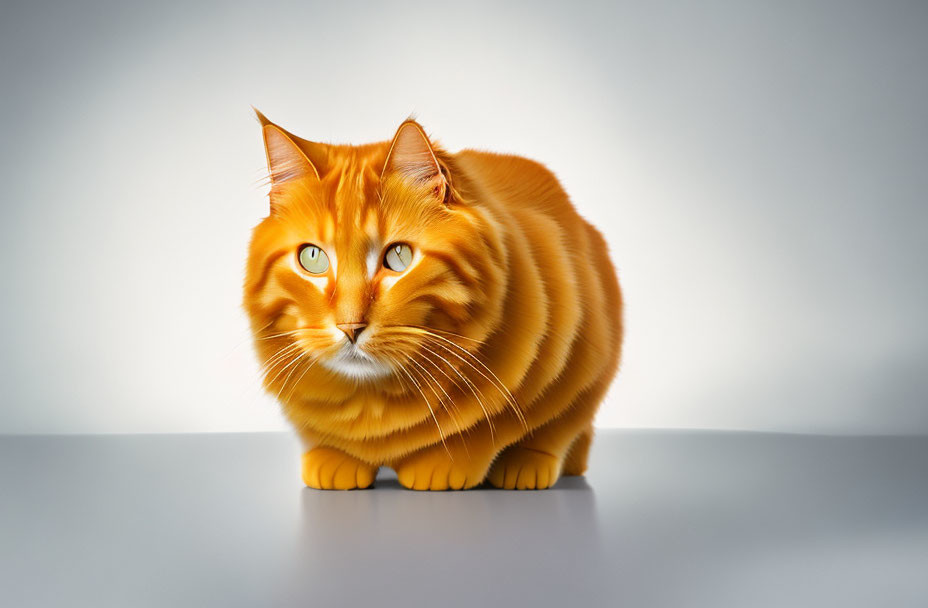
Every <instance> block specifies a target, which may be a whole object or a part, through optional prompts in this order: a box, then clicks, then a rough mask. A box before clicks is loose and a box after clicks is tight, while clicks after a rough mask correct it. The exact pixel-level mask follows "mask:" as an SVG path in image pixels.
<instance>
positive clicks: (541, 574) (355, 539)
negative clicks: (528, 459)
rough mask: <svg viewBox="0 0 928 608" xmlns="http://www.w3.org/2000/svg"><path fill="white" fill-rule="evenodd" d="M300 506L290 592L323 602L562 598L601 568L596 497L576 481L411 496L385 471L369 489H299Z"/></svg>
mask: <svg viewBox="0 0 928 608" xmlns="http://www.w3.org/2000/svg"><path fill="white" fill-rule="evenodd" d="M300 503H301V508H300V517H301V526H300V537H299V539H298V543H297V559H296V563H297V564H299V568H298V569H297V571H296V572H294V575H295V576H294V579H293V584H294V585H295V588H294V589H293V591H294V592H296V593H299V594H300V595H302V594H303V593H300V591H299V590H300V589H301V588H303V589H304V590H306V589H311V590H312V596H313V597H314V598H318V599H319V600H320V601H322V602H325V601H331V602H342V603H347V604H348V605H350V604H351V603H352V602H351V600H352V598H355V599H357V601H361V599H362V598H370V597H375V596H374V595H370V594H376V593H378V590H388V589H395V590H397V592H402V593H414V594H415V595H417V596H419V597H429V598H440V597H442V596H444V595H447V594H448V593H453V594H454V596H455V599H456V602H464V603H469V602H484V603H485V602H494V603H495V602H505V601H511V602H513V605H518V604H519V603H520V599H521V600H524V599H525V597H526V593H525V592H526V590H527V588H531V589H532V594H537V593H545V594H547V595H549V596H550V598H551V599H552V600H556V599H557V598H563V600H564V601H567V599H568V596H569V595H570V589H571V588H572V587H573V586H574V585H582V584H583V583H584V578H585V576H586V573H588V572H589V573H592V572H593V571H594V570H595V568H596V567H597V565H598V564H602V563H603V559H602V551H601V546H600V544H599V538H600V533H599V530H598V526H597V519H596V508H595V495H594V492H593V490H592V489H591V488H590V486H589V485H588V484H587V482H586V480H584V479H583V478H577V477H569V478H563V479H561V480H560V482H559V483H558V484H557V486H556V487H554V488H552V489H550V490H546V491H540V492H536V491H524V492H514V491H506V490H496V489H490V488H487V489H484V488H480V489H475V490H470V491H466V492H413V491H409V490H405V489H403V488H402V487H401V486H400V485H399V484H398V483H397V481H396V477H395V474H394V473H393V472H392V471H389V470H386V469H384V470H381V473H380V476H379V477H378V480H377V484H376V488H375V489H373V490H366V491H355V492H324V491H317V490H311V489H304V490H303V491H302V493H301V495H300ZM565 547H566V548H569V549H567V550H564V548H565ZM577 547H582V548H583V550H582V551H576V550H574V548H577ZM563 571H570V572H571V573H572V575H571V576H572V577H573V578H574V580H573V582H572V583H570V584H569V585H565V584H564V581H563V580H560V579H559V578H558V576H557V573H558V572H563ZM334 572H351V573H352V578H353V581H352V585H351V587H350V588H348V589H346V588H345V579H344V577H338V578H337V579H335V578H331V577H329V576H327V574H331V573H334ZM420 594H421V595H420ZM398 597H407V598H408V596H398ZM388 604H389V602H388ZM439 604H440V602H439ZM473 605H478V604H476V603H475V604H473Z"/></svg>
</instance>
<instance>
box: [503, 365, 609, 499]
mask: <svg viewBox="0 0 928 608" xmlns="http://www.w3.org/2000/svg"><path fill="white" fill-rule="evenodd" d="M610 381H611V377H603V378H601V379H600V380H599V381H597V382H596V383H595V384H594V385H593V386H592V387H590V388H589V389H588V390H586V391H584V392H583V393H581V394H580V395H578V396H577V397H576V398H575V399H574V401H573V403H571V405H570V407H568V408H567V410H566V411H565V412H563V413H562V414H560V415H559V416H556V417H554V418H552V419H551V420H548V421H547V422H545V423H544V424H542V425H541V426H539V427H537V428H536V429H535V430H534V431H532V432H531V433H530V434H528V435H527V436H526V437H525V438H524V439H521V440H519V441H517V442H516V443H514V444H513V445H511V446H509V447H508V448H506V449H505V450H503V452H502V453H501V454H500V455H499V458H497V460H496V462H494V463H493V467H492V468H491V469H490V474H489V475H488V477H487V481H489V482H490V483H491V484H492V485H494V486H496V487H497V488H505V489H507V490H543V489H545V488H550V487H551V486H553V485H554V484H555V483H557V480H558V478H559V477H560V475H561V472H562V471H566V470H567V469H568V468H569V469H570V471H571V473H570V474H579V473H577V472H576V471H577V470H578V468H577V467H575V466H574V465H575V464H576V463H577V461H578V460H583V465H584V466H583V467H581V468H580V469H579V470H580V471H581V472H582V470H584V468H585V464H586V462H585V461H586V453H585V451H584V450H583V447H584V445H585V447H586V449H589V443H590V440H591V439H592V432H593V431H592V424H593V416H594V415H595V414H596V409H597V408H598V407H599V404H600V402H601V401H602V399H603V397H604V396H605V393H606V390H607V389H608V388H609V383H610ZM584 436H585V437H586V438H585V439H584ZM578 442H580V443H578ZM575 445H576V446H577V449H578V452H576V453H573V446H575ZM580 452H583V453H582V454H581V453H580ZM581 456H582V458H581ZM568 464H570V467H567V466H566V465H568Z"/></svg>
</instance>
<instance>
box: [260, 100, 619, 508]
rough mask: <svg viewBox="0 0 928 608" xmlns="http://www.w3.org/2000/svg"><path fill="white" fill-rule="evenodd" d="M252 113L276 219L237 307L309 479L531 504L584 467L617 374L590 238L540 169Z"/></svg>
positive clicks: (598, 256) (608, 307)
mask: <svg viewBox="0 0 928 608" xmlns="http://www.w3.org/2000/svg"><path fill="white" fill-rule="evenodd" d="M258 117H259V119H260V121H261V124H262V126H263V130H264V143H265V148H266V152H267V160H268V166H269V169H270V176H271V193H270V215H269V216H268V217H267V218H266V219H264V220H263V221H262V222H261V223H260V224H259V225H258V227H257V228H255V231H254V235H253V239H252V242H251V247H250V251H249V258H248V270H247V277H246V280H245V299H244V302H245V309H246V310H247V312H248V314H249V316H250V319H251V325H252V329H253V331H254V336H255V344H256V347H257V351H258V353H259V356H260V358H261V360H262V361H263V363H264V373H265V381H264V384H265V386H266V388H267V389H268V390H269V391H271V392H272V393H273V394H274V395H276V397H277V398H278V399H279V400H280V401H281V403H282V405H283V410H284V412H285V414H286V416H287V417H288V418H289V420H290V421H291V422H292V424H293V425H294V427H295V428H296V430H297V432H298V433H299V434H300V436H301V437H302V438H303V440H304V441H305V442H306V444H307V447H308V451H307V452H306V453H305V454H304V456H303V481H304V482H305V483H306V485H308V486H310V487H313V488H323V489H352V488H366V487H368V486H370V485H371V484H372V483H373V481H374V476H375V474H376V471H377V468H378V467H380V466H382V465H385V466H389V467H392V468H394V469H395V470H396V472H397V476H398V478H399V482H400V483H401V484H402V485H403V486H405V487H407V488H412V489H416V490H445V489H463V488H470V487H473V486H475V485H477V484H480V483H481V482H483V481H484V480H486V481H488V482H489V483H491V484H492V485H494V486H497V487H500V488H518V489H541V488H547V487H550V486H551V485H553V484H554V483H555V482H556V481H557V479H558V477H559V476H560V475H580V474H582V473H583V472H584V471H585V469H586V460H587V453H588V451H589V447H590V441H591V439H592V434H593V426H592V422H593V415H594V413H595V412H596V409H597V407H598V406H599V403H600V401H601V400H602V399H603V395H604V394H605V392H606V390H607V388H608V387H609V384H610V382H611V381H612V378H613V376H614V375H615V373H616V369H617V366H618V361H619V351H620V345H621V341H622V298H621V294H620V292H619V285H618V282H617V280H616V275H615V271H614V269H613V266H612V263H611V262H610V261H609V256H608V253H607V250H606V244H605V242H604V241H603V238H602V236H601V235H600V234H599V232H597V231H596V230H595V229H594V228H593V227H592V226H590V224H588V223H587V222H586V221H584V220H583V218H581V217H580V216H579V215H578V214H577V212H576V211H575V210H574V208H573V207H572V206H571V204H570V202H569V200H568V198H567V195H566V194H565V193H564V190H563V189H562V188H561V186H560V185H559V184H558V182H557V179H555V177H554V176H553V175H552V174H551V173H550V172H549V171H548V170H547V169H545V168H544V167H543V166H541V165H540V164H538V163H535V162H533V161H530V160H526V159H524V158H520V157H517V156H504V155H498V154H490V153H487V152H476V151H472V150H465V151H462V152H459V153H457V154H450V153H447V152H445V151H443V150H441V149H439V148H438V147H436V146H435V145H433V144H432V143H431V142H430V141H429V139H428V137H427V136H426V134H425V133H424V131H423V130H422V128H421V127H420V126H419V125H418V124H417V123H415V122H414V121H412V120H409V121H406V122H404V123H403V124H402V125H400V127H399V129H398V130H397V132H396V135H395V136H394V138H393V140H392V141H391V142H382V143H376V144H367V145H363V146H340V145H325V144H319V143H313V142H309V141H306V140H303V139H300V138H298V137H295V136H293V135H292V134H290V133H288V132H287V131H285V130H283V129H281V128H280V127H278V126H277V125H275V124H273V123H271V122H270V121H268V120H267V119H266V118H265V117H264V116H263V115H261V114H260V113H259V114H258Z"/></svg>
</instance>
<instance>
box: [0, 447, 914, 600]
mask: <svg viewBox="0 0 928 608" xmlns="http://www.w3.org/2000/svg"><path fill="white" fill-rule="evenodd" d="M298 453H299V450H298V446H297V444H296V443H295V441H294V440H293V439H291V438H290V437H289V436H287V435H282V434H260V435H258V434H255V435H247V434H244V435H161V436H151V435H147V436H146V435H140V436H87V437H0V487H2V490H0V492H2V494H0V594H2V596H0V604H2V605H5V606H6V605H8V606H59V605H68V606H287V605H301V606H308V605H315V606H339V605H344V606H359V607H363V606H368V605H371V606H378V607H380V606H419V605H434V606H483V605H494V606H495V605H505V606H522V605H531V606H565V605H569V606H589V605H602V606H606V605H608V606H647V607H652V606H713V607H717V606H739V607H743V606H751V607H763V606H842V607H846V606H877V605H879V606H925V605H926V603H928V576H926V574H928V484H926V480H928V440H926V439H925V438H891V437H884V438H836V437H821V436H791V435H765V434H735V433H710V432H700V433H683V432H602V433H600V435H599V437H598V441H597V443H596V445H595V451H594V453H593V457H592V458H593V459H592V468H591V472H590V474H589V476H588V477H587V478H586V479H585V480H584V479H579V478H567V479H562V480H561V482H560V483H559V484H558V485H557V487H556V488H554V489H553V490H549V491H545V492H506V491H499V490H476V491H470V492H463V493H461V492H457V493H433V494H429V493H415V492H409V491H406V490H403V489H401V488H399V487H398V485H397V483H396V481H395V478H394V477H393V476H392V475H387V474H386V473H382V474H381V476H380V478H379V479H378V482H377V487H376V489H374V490H368V491H360V492H347V493H344V492H319V491H314V490H309V489H305V488H303V487H301V484H300V482H299V475H298V469H297V465H298Z"/></svg>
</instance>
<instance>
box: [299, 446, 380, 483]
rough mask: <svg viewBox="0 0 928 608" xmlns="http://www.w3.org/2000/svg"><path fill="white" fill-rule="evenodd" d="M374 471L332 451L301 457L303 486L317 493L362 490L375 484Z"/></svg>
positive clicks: (363, 464) (346, 455) (337, 451)
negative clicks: (322, 491) (320, 491)
mask: <svg viewBox="0 0 928 608" xmlns="http://www.w3.org/2000/svg"><path fill="white" fill-rule="evenodd" d="M376 476H377V468H376V467H373V466H371V465H369V464H367V463H365V462H361V461H360V460H358V459H357V458H354V457H352V456H349V455H348V454H345V453H344V452H341V451H339V450H336V449H334V448H324V447H318V448H313V449H311V450H310V451H308V452H306V453H305V454H303V483H305V484H306V485H307V486H309V487H310V488H316V489H317V490H355V489H359V490H363V489H364V488H369V487H370V486H371V484H372V483H374V477H376Z"/></svg>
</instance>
